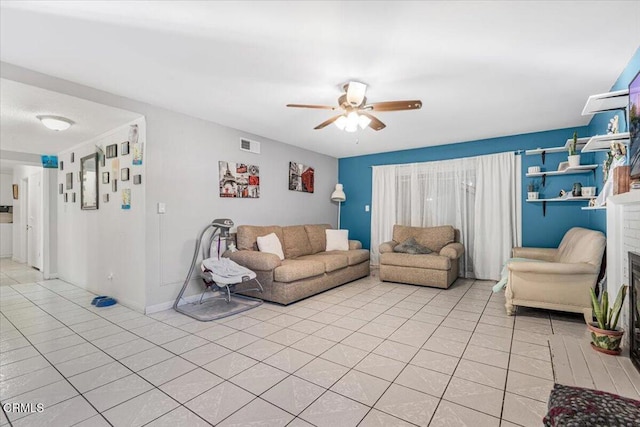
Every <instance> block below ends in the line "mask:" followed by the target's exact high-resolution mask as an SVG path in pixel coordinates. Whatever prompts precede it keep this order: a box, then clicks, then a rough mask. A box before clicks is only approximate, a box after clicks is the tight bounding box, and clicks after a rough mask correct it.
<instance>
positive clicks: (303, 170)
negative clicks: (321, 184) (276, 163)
mask: <svg viewBox="0 0 640 427" xmlns="http://www.w3.org/2000/svg"><path fill="white" fill-rule="evenodd" d="M314 174H315V171H314V169H313V168H312V167H311V166H308V165H303V164H302V163H297V162H289V190H292V191H301V192H303V193H313V190H314Z"/></svg>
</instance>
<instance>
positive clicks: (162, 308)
mask: <svg viewBox="0 0 640 427" xmlns="http://www.w3.org/2000/svg"><path fill="white" fill-rule="evenodd" d="M199 299H200V294H199V293H198V294H196V295H191V296H188V297H182V300H183V301H184V302H187V303H192V302H196V301H198V300H199ZM174 302H175V301H167V302H163V303H160V304H155V305H150V306H148V307H146V308H145V310H144V314H153V313H157V312H159V311H165V310H169V309H170V308H171V307H173V303H174ZM180 305H182V304H180Z"/></svg>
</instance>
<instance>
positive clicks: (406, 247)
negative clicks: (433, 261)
mask: <svg viewBox="0 0 640 427" xmlns="http://www.w3.org/2000/svg"><path fill="white" fill-rule="evenodd" d="M393 251H394V252H399V253H402V254H414V255H415V254H430V253H431V249H429V248H428V247H426V246H423V245H421V244H420V243H418V242H416V238H415V237H409V238H408V239H407V240H405V241H404V242H402V243H400V244H399V245H396V246H395V247H394V248H393Z"/></svg>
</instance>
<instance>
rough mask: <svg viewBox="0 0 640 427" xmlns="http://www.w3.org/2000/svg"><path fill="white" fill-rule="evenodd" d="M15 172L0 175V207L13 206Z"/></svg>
mask: <svg viewBox="0 0 640 427" xmlns="http://www.w3.org/2000/svg"><path fill="white" fill-rule="evenodd" d="M12 184H13V172H2V173H0V205H2V206H13V187H12Z"/></svg>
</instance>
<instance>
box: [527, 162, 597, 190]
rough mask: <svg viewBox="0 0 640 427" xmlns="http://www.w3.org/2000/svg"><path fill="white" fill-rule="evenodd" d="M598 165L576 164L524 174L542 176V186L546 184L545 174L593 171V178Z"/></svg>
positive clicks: (572, 173)
mask: <svg viewBox="0 0 640 427" xmlns="http://www.w3.org/2000/svg"><path fill="white" fill-rule="evenodd" d="M598 166H599V165H580V166H576V167H573V168H567V169H565V170H563V171H549V172H535V173H528V174H526V175H525V176H526V177H527V178H535V177H539V176H541V177H542V186H543V187H544V186H545V185H546V181H547V176H558V175H575V174H579V173H589V172H593V178H594V179H595V177H596V169H598Z"/></svg>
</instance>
